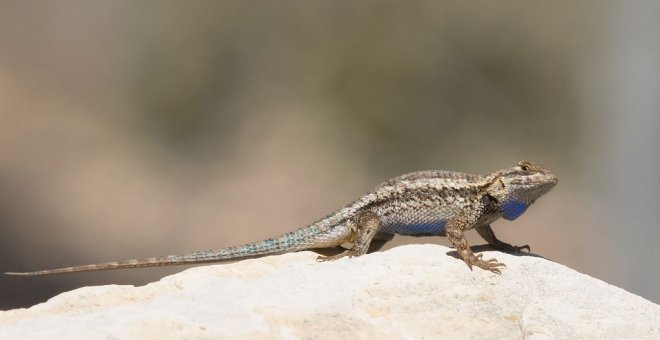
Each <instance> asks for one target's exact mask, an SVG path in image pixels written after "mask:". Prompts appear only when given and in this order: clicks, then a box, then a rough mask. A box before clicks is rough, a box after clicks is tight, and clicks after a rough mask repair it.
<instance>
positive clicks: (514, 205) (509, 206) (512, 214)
mask: <svg viewBox="0 0 660 340" xmlns="http://www.w3.org/2000/svg"><path fill="white" fill-rule="evenodd" d="M525 210H527V204H525V203H523V202H520V201H516V200H509V201H506V202H504V203H503V204H502V216H503V217H504V218H505V219H507V220H509V221H513V220H515V219H516V218H518V217H520V215H522V214H523V213H524V212H525Z"/></svg>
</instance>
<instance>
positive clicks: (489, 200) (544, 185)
mask: <svg viewBox="0 0 660 340" xmlns="http://www.w3.org/2000/svg"><path fill="white" fill-rule="evenodd" d="M557 182H558V178H557V176H556V175H555V174H553V173H552V172H551V171H550V170H548V169H546V168H544V167H542V166H541V165H538V164H536V163H533V162H530V161H521V162H519V163H518V164H516V165H515V166H513V167H509V168H506V169H501V170H497V171H493V172H491V173H488V174H484V175H473V174H468V173H462V172H454V171H444V170H424V171H417V172H411V173H407V174H404V175H401V176H398V177H395V178H393V179H390V180H388V181H386V182H384V183H382V184H380V185H378V186H377V187H376V188H375V189H373V190H372V191H370V192H369V193H367V194H365V195H363V196H362V197H360V198H358V199H357V200H356V201H354V202H352V203H350V204H348V205H346V206H344V207H342V208H340V209H338V210H336V211H335V212H333V213H331V214H329V215H327V216H325V217H324V218H322V219H320V220H318V221H316V222H314V223H312V224H310V225H307V226H304V227H302V228H299V229H296V230H294V231H291V232H289V233H285V234H283V235H281V236H278V237H273V238H269V239H266V240H262V241H258V242H252V243H247V244H243V245H239V246H231V247H226V248H220V249H214V250H205V251H196V252H190V253H187V254H184V255H169V256H161V257H152V258H147V259H141V260H137V259H134V260H126V261H118V262H107V263H100V264H90V265H82V266H75V267H65V268H58V269H48V270H41V271H32V272H7V273H5V274H8V275H20V276H35V275H47V274H58V273H71V272H82V271H93V270H107V269H119V268H138V267H152V266H164V265H180V264H199V263H209V262H229V261H237V260H243V259H247V258H253V257H261V256H266V255H274V254H282V253H287V252H296V251H302V250H312V251H315V252H317V253H319V254H321V255H320V256H319V257H318V258H317V260H318V261H329V260H337V259H339V258H343V257H356V256H361V255H364V254H366V253H371V252H374V251H378V250H380V249H381V248H382V247H383V246H384V245H385V243H387V242H388V241H390V240H392V239H393V238H394V235H410V236H446V237H447V238H448V239H449V242H450V243H451V244H452V246H453V247H454V248H455V249H456V251H457V253H458V255H460V257H461V258H462V260H463V261H464V262H465V263H466V264H467V266H468V267H469V269H470V270H472V267H473V266H476V267H479V268H482V269H484V270H489V271H491V272H494V273H497V274H500V273H501V272H500V269H502V268H503V267H506V265H505V264H504V263H501V262H499V261H497V260H496V259H488V260H484V259H483V258H482V255H483V254H477V255H475V254H474V253H473V252H472V250H471V248H470V246H469V244H468V242H467V240H466V238H465V232H466V231H468V230H470V229H476V231H477V233H478V234H479V235H480V236H481V237H482V238H483V239H484V240H486V242H488V244H489V245H490V246H491V247H492V248H494V249H496V250H500V251H505V252H519V251H521V250H523V249H526V250H527V251H530V247H529V245H524V246H513V245H511V244H508V243H506V242H503V241H500V240H499V239H498V238H497V237H495V233H494V232H493V229H492V228H491V224H492V223H493V222H495V221H496V220H498V219H499V218H500V217H501V218H504V219H505V220H515V219H516V218H518V217H519V216H520V215H522V214H523V213H524V212H525V210H526V209H527V208H528V207H529V206H530V205H531V204H532V203H534V202H535V201H536V200H537V199H538V198H539V197H541V196H543V195H544V194H545V193H547V192H549V191H550V190H551V189H552V188H553V187H554V186H555V185H556V184H557Z"/></svg>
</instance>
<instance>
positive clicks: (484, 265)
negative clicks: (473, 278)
mask: <svg viewBox="0 0 660 340" xmlns="http://www.w3.org/2000/svg"><path fill="white" fill-rule="evenodd" d="M482 257H483V254H478V255H474V254H472V256H469V257H467V258H466V259H465V263H466V264H467V265H468V267H470V270H472V266H473V265H475V266H477V267H479V268H481V269H484V270H490V271H491V272H493V273H495V274H502V273H501V272H500V268H503V267H506V265H505V264H504V263H502V262H498V261H497V260H496V259H490V260H482V259H481V258H482Z"/></svg>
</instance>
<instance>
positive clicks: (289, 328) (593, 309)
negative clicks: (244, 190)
mask: <svg viewBox="0 0 660 340" xmlns="http://www.w3.org/2000/svg"><path fill="white" fill-rule="evenodd" d="M448 253H450V254H455V252H454V251H453V250H452V249H449V248H446V247H442V246H438V245H409V246H403V247H397V248H394V249H392V250H389V251H386V252H380V253H374V254H369V255H366V256H362V257H359V258H353V259H342V260H339V261H334V262H324V263H317V262H316V261H315V258H316V254H314V253H311V252H302V253H294V254H285V255H281V256H271V257H266V258H261V259H254V260H246V261H242V262H237V263H233V264H223V265H214V266H204V267H197V268H193V269H189V270H186V271H184V272H181V273H179V274H176V275H172V276H168V277H166V278H163V279H162V280H160V281H159V282H155V283H151V284H148V285H146V286H143V287H133V286H116V285H109V286H99V287H86V288H81V289H76V290H74V291H71V292H67V293H63V294H61V295H59V296H56V297H54V298H52V299H50V300H49V301H48V302H46V303H43V304H39V305H36V306H34V307H32V308H29V309H19V310H12V311H7V312H1V313H0V338H1V339H28V338H30V339H32V338H42V339H53V338H62V339H114V338H119V339H136V338H137V339H172V338H195V339H199V338H202V339H203V338H207V339H217V338H227V337H232V338H283V339H296V338H314V339H317V338H320V339H324V338H325V339H338V338H339V339H342V338H349V337H350V338H355V337H357V338H373V337H376V338H412V339H421V338H426V339H434V338H456V337H460V338H497V339H501V338H508V339H510V338H533V339H545V338H591V339H602V338H660V306H658V305H656V304H654V303H651V302H649V301H647V300H645V299H643V298H641V297H639V296H636V295H634V294H631V293H628V292H626V291H624V290H622V289H620V288H617V287H614V286H611V285H609V284H607V283H605V282H602V281H600V280H597V279H594V278H592V277H589V276H587V275H583V274H580V273H578V272H575V271H573V270H571V269H570V268H567V267H565V266H562V265H559V264H556V263H553V262H550V261H548V260H545V259H542V258H539V257H535V256H513V255H508V254H504V253H500V252H486V253H485V255H484V258H491V257H495V258H497V259H499V260H500V261H501V262H504V263H506V265H507V268H505V269H504V270H503V271H502V275H501V276H500V275H496V274H492V273H490V272H486V271H483V270H481V269H478V268H477V269H475V270H474V271H469V270H468V268H467V267H466V266H465V264H464V263H463V262H462V261H460V260H458V259H456V258H454V257H452V256H448V255H447V254H448ZM28 279H29V278H26V280H28Z"/></svg>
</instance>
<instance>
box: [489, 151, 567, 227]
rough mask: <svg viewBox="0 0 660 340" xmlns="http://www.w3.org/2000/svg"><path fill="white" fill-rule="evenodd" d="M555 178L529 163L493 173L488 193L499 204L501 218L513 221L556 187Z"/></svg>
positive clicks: (547, 171) (548, 172)
mask: <svg viewBox="0 0 660 340" xmlns="http://www.w3.org/2000/svg"><path fill="white" fill-rule="evenodd" d="M557 181H558V179H557V176H556V175H555V174H553V173H552V172H550V170H548V169H545V168H544V167H542V166H540V165H538V164H536V163H532V162H529V161H521V162H520V163H518V164H517V165H516V166H513V167H511V168H508V169H503V170H500V171H498V172H496V173H495V177H494V180H493V182H492V184H491V185H490V186H489V187H488V193H489V194H490V195H491V196H493V197H494V198H496V199H497V200H498V201H499V202H500V210H501V212H502V217H504V218H505V219H507V220H515V219H516V218H518V217H519V216H520V215H522V214H523V213H524V212H525V210H526V209H527V207H529V205H530V204H532V203H534V201H536V200H537V199H538V198H539V197H541V196H543V195H544V194H545V193H547V192H548V191H550V190H551V189H552V188H553V187H554V186H555V185H557Z"/></svg>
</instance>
